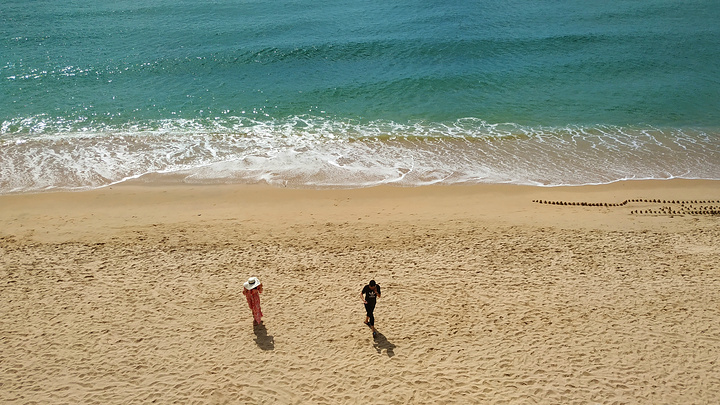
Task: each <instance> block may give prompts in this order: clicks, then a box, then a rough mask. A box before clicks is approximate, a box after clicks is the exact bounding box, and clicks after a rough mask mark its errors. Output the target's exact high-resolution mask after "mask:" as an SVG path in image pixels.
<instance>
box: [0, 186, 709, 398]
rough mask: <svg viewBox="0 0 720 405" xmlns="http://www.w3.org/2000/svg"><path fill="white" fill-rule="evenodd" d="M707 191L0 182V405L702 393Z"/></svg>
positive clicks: (705, 376) (705, 382) (705, 394)
mask: <svg viewBox="0 0 720 405" xmlns="http://www.w3.org/2000/svg"><path fill="white" fill-rule="evenodd" d="M634 199H638V201H632V202H627V203H624V202H625V201H628V200H634ZM652 200H657V202H654V201H652ZM663 200H664V201H665V202H664V203H663ZM673 201H674V202H673ZM696 201H697V202H696ZM713 201H717V203H714V202H713ZM548 202H551V203H548ZM557 202H561V203H593V204H595V203H600V204H601V205H599V206H595V205H593V206H590V205H587V204H586V205H572V204H557ZM623 203H624V204H623ZM602 204H611V205H610V206H605V205H602ZM613 204H617V205H613ZM691 207H692V208H697V209H691ZM701 207H705V209H704V210H703V209H701ZM712 207H720V183H718V182H707V181H680V180H673V181H637V182H623V183H618V184H613V185H607V186H593V187H569V188H538V187H519V186H510V185H495V186H490V185H487V186H484V185H480V186H452V187H439V186H438V187H436V186H429V187H421V188H411V189H407V188H393V187H379V188H372V189H364V190H286V189H276V188H269V187H264V186H189V185H184V186H172V185H165V186H161V185H147V184H133V185H122V186H114V187H112V188H106V189H101V190H95V191H91V192H81V193H47V194H37V195H9V196H0V285H2V290H0V291H1V292H0V403H3V404H14V403H18V404H25V403H38V404H60V403H67V404H145V403H153V402H156V403H183V404H186V403H187V404H190V403H198V404H237V403H249V404H254V403H258V404H265V403H267V404H274V403H283V404H285V403H287V404H294V403H297V404H301V403H302V404H304V403H309V404H345V403H347V404H355V403H384V404H467V403H491V404H531V403H540V404H663V403H666V404H679V403H683V404H684V403H692V404H710V403H715V402H716V401H717V400H718V398H720V365H719V364H718V361H719V360H720V264H718V263H720V243H719V242H718V241H720V215H717V214H712V211H713V210H712ZM661 209H662V210H661ZM681 209H682V210H683V211H682V214H678V213H680V212H681ZM673 212H675V214H673ZM703 212H705V213H703ZM249 276H257V277H259V278H260V280H261V281H262V283H263V287H264V291H263V294H262V295H261V300H262V308H263V312H264V314H265V317H264V324H263V325H262V326H260V327H253V324H252V316H251V313H250V310H249V308H248V306H247V303H246V302H245V298H244V297H243V295H242V293H241V291H242V284H243V282H244V281H246V280H247V278H248V277H249ZM370 279H375V280H376V281H377V282H378V283H379V284H380V285H381V287H382V293H383V295H382V297H381V298H380V299H379V300H378V304H377V308H376V311H375V317H376V326H377V328H378V330H379V332H380V334H379V335H378V337H377V338H375V339H373V337H372V335H371V332H370V330H369V328H368V327H367V326H365V325H364V324H363V320H364V309H363V305H362V302H361V300H360V295H359V293H360V290H361V289H362V287H363V285H364V284H366V283H367V282H368V281H369V280H370Z"/></svg>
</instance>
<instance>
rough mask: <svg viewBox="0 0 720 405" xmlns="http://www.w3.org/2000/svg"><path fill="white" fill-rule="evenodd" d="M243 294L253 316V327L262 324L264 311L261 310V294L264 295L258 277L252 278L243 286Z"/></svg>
mask: <svg viewBox="0 0 720 405" xmlns="http://www.w3.org/2000/svg"><path fill="white" fill-rule="evenodd" d="M243 287H244V288H243V294H244V295H245V299H246V300H247V303H248V306H249V307H250V310H251V311H252V314H253V325H260V323H262V316H263V314H262V310H261V309H260V293H262V284H261V283H260V280H258V278H257V277H250V278H249V279H248V281H246V282H245V284H243Z"/></svg>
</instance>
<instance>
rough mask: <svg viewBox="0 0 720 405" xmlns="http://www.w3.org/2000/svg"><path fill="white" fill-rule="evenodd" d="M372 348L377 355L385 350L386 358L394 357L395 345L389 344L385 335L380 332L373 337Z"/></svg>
mask: <svg viewBox="0 0 720 405" xmlns="http://www.w3.org/2000/svg"><path fill="white" fill-rule="evenodd" d="M373 347H374V348H375V350H377V352H378V354H380V353H382V351H383V350H385V351H386V353H387V355H388V357H393V356H394V355H395V345H394V344H392V343H390V342H389V341H388V340H387V338H386V337H385V335H383V334H382V333H380V332H378V333H377V336H375V339H374V341H373Z"/></svg>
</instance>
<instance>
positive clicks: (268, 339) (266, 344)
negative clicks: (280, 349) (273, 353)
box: [253, 323, 275, 350]
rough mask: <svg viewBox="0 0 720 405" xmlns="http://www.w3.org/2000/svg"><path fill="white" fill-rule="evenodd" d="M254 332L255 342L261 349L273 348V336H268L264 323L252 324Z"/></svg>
mask: <svg viewBox="0 0 720 405" xmlns="http://www.w3.org/2000/svg"><path fill="white" fill-rule="evenodd" d="M253 332H255V343H257V345H258V347H259V348H260V349H262V350H275V338H273V337H272V335H270V336H268V334H267V329H266V328H265V324H262V323H261V324H259V325H253Z"/></svg>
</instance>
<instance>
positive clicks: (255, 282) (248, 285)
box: [243, 277, 260, 290]
mask: <svg viewBox="0 0 720 405" xmlns="http://www.w3.org/2000/svg"><path fill="white" fill-rule="evenodd" d="M259 285H260V280H259V279H258V278H257V277H250V278H249V279H248V281H246V282H245V284H243V287H245V289H247V290H252V289H253V288H255V287H257V286H259Z"/></svg>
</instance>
